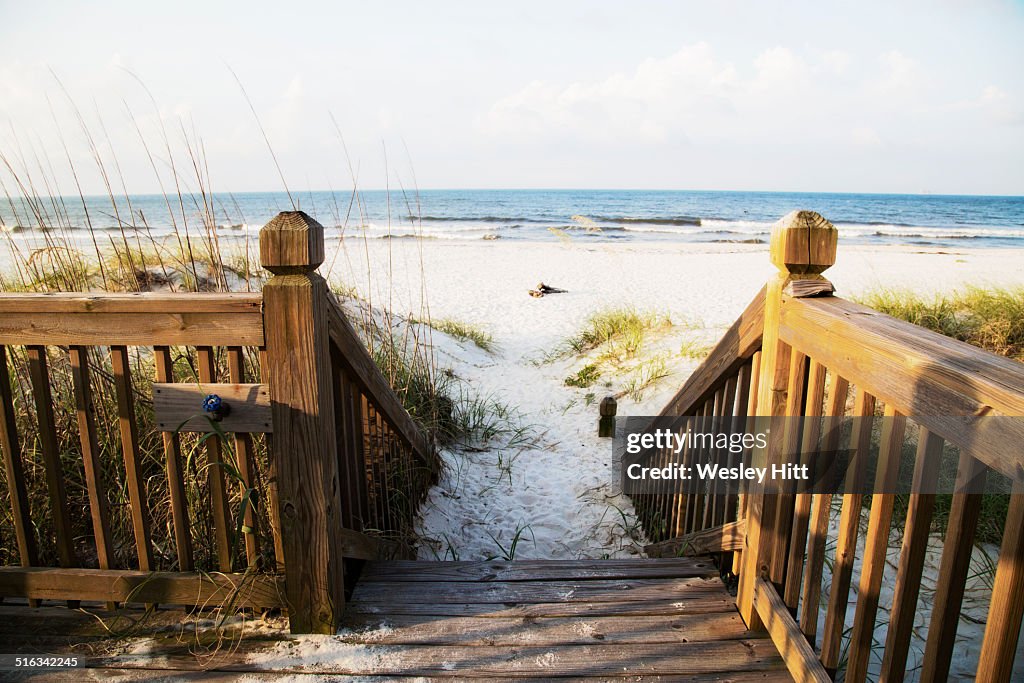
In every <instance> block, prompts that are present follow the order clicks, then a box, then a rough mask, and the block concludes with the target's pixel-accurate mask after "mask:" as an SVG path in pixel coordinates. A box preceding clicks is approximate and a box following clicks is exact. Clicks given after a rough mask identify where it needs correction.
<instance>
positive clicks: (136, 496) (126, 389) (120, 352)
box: [110, 346, 153, 571]
mask: <svg viewBox="0 0 1024 683" xmlns="http://www.w3.org/2000/svg"><path fill="white" fill-rule="evenodd" d="M110 361H111V367H112V369H113V374H114V389H115V393H116V394H117V426H118V430H119V431H120V433H121V451H122V453H123V454H124V469H125V486H126V488H127V489H128V501H129V504H130V506H131V516H132V533H133V534H134V535H135V550H136V553H137V555H138V559H139V569H140V570H142V571H149V570H150V569H152V568H153V544H152V542H151V540H150V537H149V509H148V508H147V507H146V501H147V500H148V496H147V495H146V485H145V482H144V475H143V473H142V471H141V468H140V458H141V453H140V452H139V434H138V425H137V424H136V422H135V398H134V392H133V389H132V378H131V370H130V368H129V358H128V349H127V348H126V347H124V346H111V347H110Z"/></svg>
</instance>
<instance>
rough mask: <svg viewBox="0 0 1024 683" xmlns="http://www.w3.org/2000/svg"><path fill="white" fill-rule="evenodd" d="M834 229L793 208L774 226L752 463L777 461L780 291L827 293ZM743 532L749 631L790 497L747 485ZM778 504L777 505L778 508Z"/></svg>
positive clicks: (782, 401) (779, 559)
mask: <svg viewBox="0 0 1024 683" xmlns="http://www.w3.org/2000/svg"><path fill="white" fill-rule="evenodd" d="M837 234H838V233H837V231H836V229H835V227H834V226H833V225H832V224H831V223H829V222H828V221H827V220H825V219H824V218H822V217H821V216H820V215H819V214H817V213H815V212H813V211H793V212H792V213H789V214H787V215H786V216H784V217H783V218H782V219H781V220H780V221H779V222H778V223H776V224H775V225H774V226H772V237H771V249H770V253H771V261H772V264H773V265H775V267H776V268H778V269H779V272H778V273H776V275H775V276H774V277H773V278H772V279H771V280H769V281H768V286H767V290H766V293H765V306H764V336H763V338H762V345H761V377H760V380H759V382H758V396H757V416H758V417H759V418H762V419H761V420H759V422H761V423H762V424H763V422H764V419H765V418H770V419H771V437H770V438H769V441H768V448H767V449H764V450H760V451H755V452H754V454H753V457H754V460H755V462H754V463H753V464H754V465H755V466H758V467H763V466H766V465H768V466H770V465H771V464H773V463H778V462H780V459H781V456H782V455H783V453H782V448H783V434H782V433H781V432H782V431H783V430H784V429H785V420H784V419H780V418H784V417H785V416H786V404H787V398H788V385H789V372H790V368H789V364H790V355H791V349H790V347H789V345H788V344H786V343H785V342H783V341H781V340H780V339H779V318H780V314H781V309H782V299H783V295H784V294H785V295H793V296H813V295H817V294H830V293H831V292H832V291H833V288H832V284H831V283H830V282H829V281H828V280H826V279H825V278H824V277H823V276H822V275H821V273H823V272H824V271H825V270H827V269H828V268H829V266H831V265H832V264H834V263H835V260H836V242H837ZM746 502H747V505H746V507H747V534H746V541H745V549H744V551H743V555H742V564H741V568H740V579H739V588H738V591H737V594H736V604H737V607H738V608H739V611H740V616H742V617H743V620H744V621H745V622H746V623H747V626H748V627H749V628H751V629H760V628H762V627H763V624H762V622H761V619H760V618H759V617H758V614H757V610H756V609H755V607H754V588H755V584H756V580H757V579H758V578H761V577H763V578H765V579H766V580H768V581H771V582H773V583H775V584H780V583H781V582H782V581H783V579H784V577H785V569H786V568H785V561H786V557H787V553H788V544H789V540H788V536H789V524H790V523H791V522H792V513H793V511H792V505H791V501H790V502H789V506H788V508H787V509H780V507H782V508H786V507H787V505H786V501H785V500H784V497H782V496H779V495H777V494H772V493H766V492H765V488H764V486H759V487H758V486H754V487H751V490H750V492H748V494H747V497H746ZM780 503H781V506H780Z"/></svg>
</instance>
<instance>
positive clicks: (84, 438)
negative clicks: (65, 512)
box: [68, 346, 117, 610]
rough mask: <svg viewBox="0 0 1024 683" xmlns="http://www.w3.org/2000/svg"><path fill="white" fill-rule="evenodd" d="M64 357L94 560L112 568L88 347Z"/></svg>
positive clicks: (109, 606) (111, 606)
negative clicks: (67, 364)
mask: <svg viewBox="0 0 1024 683" xmlns="http://www.w3.org/2000/svg"><path fill="white" fill-rule="evenodd" d="M68 359H69V362H70V363H71V375H72V380H73V383H74V385H75V413H76V415H77V417H78V437H79V441H80V443H81V445H82V465H83V468H84V471H85V487H86V490H87V492H88V494H89V512H90V515H91V517H92V535H93V538H94V539H95V541H96V562H97V564H98V565H99V568H100V569H113V568H114V565H115V559H114V553H113V548H112V544H111V540H110V512H109V509H108V503H107V493H106V491H104V490H103V479H102V476H101V474H102V472H101V470H100V447H99V442H98V440H97V438H96V406H95V404H94V403H93V400H92V386H91V383H90V378H89V349H88V348H87V347H85V346H72V347H71V348H70V349H69V350H68ZM116 608H117V604H116V603H113V602H108V603H107V609H110V610H113V609H116Z"/></svg>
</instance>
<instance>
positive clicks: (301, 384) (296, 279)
mask: <svg viewBox="0 0 1024 683" xmlns="http://www.w3.org/2000/svg"><path fill="white" fill-rule="evenodd" d="M323 260H324V229H323V226H321V225H320V224H319V223H317V222H316V221H315V220H313V219H312V218H310V217H309V216H307V215H306V214H305V213H303V212H301V211H286V212H283V213H279V214H278V215H277V216H276V217H274V218H273V219H272V220H271V221H270V222H269V223H267V225H266V226H264V228H263V229H262V230H260V263H261V265H262V266H263V267H264V268H266V269H267V270H269V271H270V272H271V273H273V274H274V277H272V278H271V279H270V281H269V282H267V284H266V285H264V287H263V322H264V329H265V332H264V335H265V345H266V368H265V370H266V381H267V384H268V385H269V390H270V400H271V410H272V416H273V420H274V436H273V446H272V453H271V456H272V457H273V459H274V466H275V468H276V473H277V493H278V500H279V507H280V510H279V515H280V520H281V533H282V536H283V545H284V564H285V592H286V599H287V603H288V616H289V621H290V625H291V631H292V633H329V634H333V633H335V632H336V630H337V627H338V623H339V620H340V618H341V613H342V608H343V606H344V599H345V591H344V578H343V575H342V550H341V539H340V537H339V535H338V534H337V533H334V532H335V531H336V530H340V529H341V497H340V485H339V481H338V459H337V456H336V452H337V444H336V442H335V429H334V420H335V413H334V391H333V387H332V385H331V367H330V362H331V361H330V340H329V332H328V322H327V321H328V309H327V297H328V296H329V292H328V288H327V283H326V282H325V281H324V279H323V278H322V277H320V275H318V274H317V273H316V272H315V271H316V268H317V266H319V265H320V264H321V263H323Z"/></svg>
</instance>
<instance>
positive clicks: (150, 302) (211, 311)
mask: <svg viewBox="0 0 1024 683" xmlns="http://www.w3.org/2000/svg"><path fill="white" fill-rule="evenodd" d="M262 303H263V296H262V295H261V294H252V293H202V294H189V293H162V292H161V293H155V292H152V293H151V292H145V293H131V294H121V293H118V294H112V293H111V294H108V293H84V292H72V293H52V294H0V345H32V344H38V345H51V346H52V345H59V346H74V345H81V346H94V345H102V346H113V345H121V346H230V345H236V346H262V345H263V315H262V310H261V309H262Z"/></svg>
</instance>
